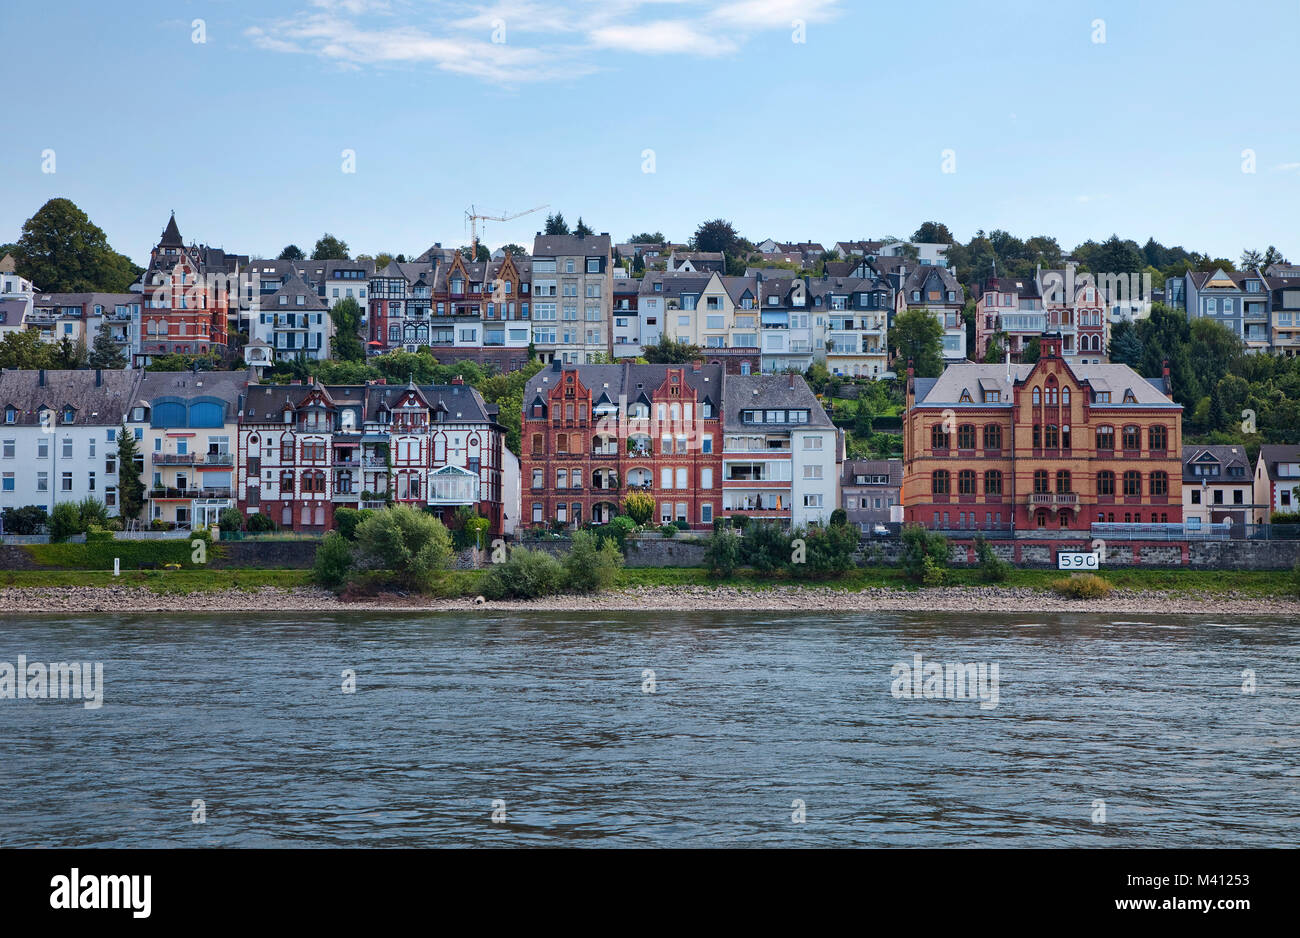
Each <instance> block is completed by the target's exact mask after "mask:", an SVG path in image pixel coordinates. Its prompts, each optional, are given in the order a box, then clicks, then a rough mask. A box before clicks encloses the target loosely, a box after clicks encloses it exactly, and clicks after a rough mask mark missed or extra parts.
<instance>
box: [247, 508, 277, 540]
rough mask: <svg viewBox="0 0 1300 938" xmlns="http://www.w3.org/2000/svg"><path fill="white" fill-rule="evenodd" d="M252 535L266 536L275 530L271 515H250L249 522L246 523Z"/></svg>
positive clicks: (259, 513)
mask: <svg viewBox="0 0 1300 938" xmlns="http://www.w3.org/2000/svg"><path fill="white" fill-rule="evenodd" d="M244 523H245V525H246V526H247V528H248V532H249V533H250V534H265V533H266V532H268V531H274V530H275V522H274V521H272V520H271V518H270V516H269V515H264V514H262V513H261V512H260V511H259V512H258V513H257V514H255V515H249V516H248V520H247V521H246V522H244Z"/></svg>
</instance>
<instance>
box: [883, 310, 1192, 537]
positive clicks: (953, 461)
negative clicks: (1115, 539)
mask: <svg viewBox="0 0 1300 938" xmlns="http://www.w3.org/2000/svg"><path fill="white" fill-rule="evenodd" d="M1040 342H1041V347H1042V357H1041V358H1040V359H1039V360H1038V362H1036V363H1035V364H1033V365H976V364H969V363H968V364H957V365H950V366H949V367H948V368H947V369H946V370H945V371H944V373H943V374H942V375H941V376H940V377H938V378H916V377H913V376H912V375H911V374H910V373H909V375H908V379H907V413H906V415H905V417H904V425H903V446H904V460H903V465H904V468H903V504H904V506H905V508H904V517H905V519H906V520H907V521H909V522H914V523H918V524H923V525H925V526H926V527H930V528H938V529H946V530H986V529H994V530H1005V529H1011V528H1015V529H1017V530H1025V529H1058V530H1059V529H1073V530H1079V529H1082V530H1088V529H1089V527H1090V526H1091V525H1092V524H1093V523H1100V522H1115V523H1142V524H1152V523H1155V524H1160V523H1169V524H1174V523H1181V522H1182V464H1181V454H1182V433H1181V417H1182V407H1181V405H1179V404H1176V403H1174V402H1173V400H1172V399H1171V397H1170V393H1171V388H1170V384H1169V376H1168V369H1166V371H1165V376H1164V378H1163V379H1150V380H1148V379H1146V378H1143V377H1142V376H1141V375H1139V374H1138V373H1137V372H1135V371H1134V370H1133V369H1131V368H1129V367H1128V366H1127V365H1097V364H1087V365H1083V364H1079V365H1071V364H1070V363H1069V362H1067V361H1066V360H1065V359H1063V358H1062V357H1061V337H1060V334H1059V333H1043V334H1042V336H1041V339H1040Z"/></svg>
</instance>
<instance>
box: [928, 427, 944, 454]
mask: <svg viewBox="0 0 1300 938" xmlns="http://www.w3.org/2000/svg"><path fill="white" fill-rule="evenodd" d="M930 448H931V449H948V433H947V431H946V430H944V428H943V424H941V423H936V424H935V425H934V426H932V427H931V428H930Z"/></svg>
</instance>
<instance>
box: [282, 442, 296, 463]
mask: <svg viewBox="0 0 1300 938" xmlns="http://www.w3.org/2000/svg"><path fill="white" fill-rule="evenodd" d="M280 461H281V462H293V437H291V436H286V437H285V438H284V439H282V440H281V441H280Z"/></svg>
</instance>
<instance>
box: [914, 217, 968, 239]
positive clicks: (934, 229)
mask: <svg viewBox="0 0 1300 938" xmlns="http://www.w3.org/2000/svg"><path fill="white" fill-rule="evenodd" d="M912 240H913V241H918V242H921V243H923V244H952V243H953V242H954V241H956V240H957V239H956V238H954V237H953V236H952V232H951V231H949V230H948V226H947V225H945V224H943V223H942V222H937V221H926V222H922V223H921V227H920V228H917V229H916V231H915V232H913V234H912Z"/></svg>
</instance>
